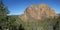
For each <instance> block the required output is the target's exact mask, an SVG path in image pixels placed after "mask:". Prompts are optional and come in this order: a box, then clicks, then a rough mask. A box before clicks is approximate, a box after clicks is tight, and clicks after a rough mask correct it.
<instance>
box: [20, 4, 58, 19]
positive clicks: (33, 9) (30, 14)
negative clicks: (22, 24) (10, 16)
mask: <svg viewBox="0 0 60 30" xmlns="http://www.w3.org/2000/svg"><path fill="white" fill-rule="evenodd" d="M55 16H57V15H56V13H55V11H54V10H53V9H52V8H50V7H49V6H47V5H46V4H40V5H34V4H33V5H31V6H29V7H27V8H26V10H25V12H24V14H22V15H20V16H19V18H21V19H22V20H28V19H40V20H41V19H44V18H49V17H52V18H54V17H55Z"/></svg>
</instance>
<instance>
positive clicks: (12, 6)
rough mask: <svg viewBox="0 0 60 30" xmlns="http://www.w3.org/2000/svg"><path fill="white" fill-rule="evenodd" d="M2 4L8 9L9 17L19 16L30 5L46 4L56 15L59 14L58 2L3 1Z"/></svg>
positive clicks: (41, 0) (59, 6)
mask: <svg viewBox="0 0 60 30" xmlns="http://www.w3.org/2000/svg"><path fill="white" fill-rule="evenodd" d="M3 3H4V4H5V5H6V6H7V7H8V10H9V11H10V13H9V15H21V14H23V13H24V11H25V10H26V8H27V7H29V6H30V5H32V4H36V5H39V4H42V3H44V4H47V5H48V6H49V7H51V8H52V9H53V10H55V12H56V13H60V4H59V3H60V1H59V0H45V1H44V0H3Z"/></svg>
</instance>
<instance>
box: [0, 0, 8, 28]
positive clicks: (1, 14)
mask: <svg viewBox="0 0 60 30" xmlns="http://www.w3.org/2000/svg"><path fill="white" fill-rule="evenodd" d="M7 14H8V9H7V7H6V6H5V5H4V4H3V2H2V0H0V26H2V27H6V26H7V20H8V19H7Z"/></svg>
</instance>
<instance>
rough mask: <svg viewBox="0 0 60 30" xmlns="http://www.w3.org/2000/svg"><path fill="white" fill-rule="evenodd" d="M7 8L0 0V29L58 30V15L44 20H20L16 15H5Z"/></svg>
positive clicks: (59, 25)
mask: <svg viewBox="0 0 60 30" xmlns="http://www.w3.org/2000/svg"><path fill="white" fill-rule="evenodd" d="M7 14H9V11H8V8H7V7H6V6H5V5H4V4H3V3H2V0H0V30H7V29H8V30H60V16H59V17H58V18H53V19H52V18H47V19H44V20H36V19H28V20H31V21H26V22H25V21H22V20H21V19H20V18H18V16H15V15H9V16H8V15H7Z"/></svg>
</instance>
